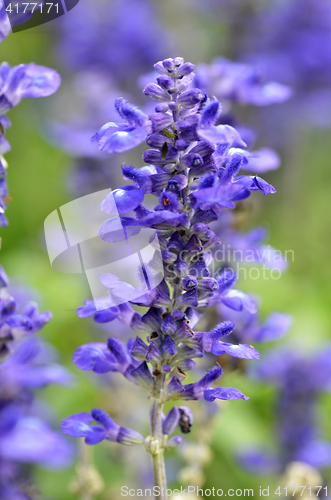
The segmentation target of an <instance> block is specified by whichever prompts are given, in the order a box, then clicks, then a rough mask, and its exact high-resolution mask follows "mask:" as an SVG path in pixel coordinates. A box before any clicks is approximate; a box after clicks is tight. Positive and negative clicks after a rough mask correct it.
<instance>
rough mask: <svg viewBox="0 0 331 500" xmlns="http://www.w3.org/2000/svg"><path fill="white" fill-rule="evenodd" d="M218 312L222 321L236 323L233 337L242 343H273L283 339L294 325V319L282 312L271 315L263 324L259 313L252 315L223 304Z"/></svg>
mask: <svg viewBox="0 0 331 500" xmlns="http://www.w3.org/2000/svg"><path fill="white" fill-rule="evenodd" d="M218 311H219V313H220V316H221V317H222V319H226V320H227V321H229V320H230V321H233V322H234V323H235V325H236V331H235V332H234V334H233V335H234V337H235V338H236V339H237V340H239V341H242V342H245V341H246V342H273V341H275V340H278V339H280V338H282V337H283V336H284V335H285V334H286V333H287V332H288V330H289V329H290V327H291V325H292V317H291V316H290V315H289V314H285V313H280V312H273V313H271V314H270V315H269V316H268V317H267V318H266V319H265V321H264V322H261V320H260V318H259V314H258V312H255V313H251V312H249V311H247V309H244V310H242V311H240V312H238V311H235V310H233V309H229V308H228V307H224V305H223V304H221V305H220V306H218Z"/></svg>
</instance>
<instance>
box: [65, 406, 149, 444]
mask: <svg viewBox="0 0 331 500" xmlns="http://www.w3.org/2000/svg"><path fill="white" fill-rule="evenodd" d="M92 423H93V424H97V425H90V424H92ZM61 430H62V432H64V434H67V435H68V436H73V437H84V438H85V443H86V444H89V445H93V444H97V443H100V442H101V441H103V440H104V439H107V440H108V441H115V442H116V443H120V444H125V445H128V446H132V445H136V444H143V443H144V438H143V437H142V435H141V434H139V433H138V432H136V431H133V430H131V429H128V428H126V427H120V426H119V425H118V424H116V423H115V422H114V421H113V420H112V419H111V418H110V417H109V415H108V414H107V413H106V412H105V411H103V410H101V409H98V408H96V409H94V410H92V411H91V414H89V413H87V412H82V413H77V414H76V415H71V416H70V417H68V418H66V419H64V420H63V421H62V424H61Z"/></svg>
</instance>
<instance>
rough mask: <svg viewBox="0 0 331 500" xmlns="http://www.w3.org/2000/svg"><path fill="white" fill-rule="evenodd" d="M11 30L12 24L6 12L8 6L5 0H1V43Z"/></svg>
mask: <svg viewBox="0 0 331 500" xmlns="http://www.w3.org/2000/svg"><path fill="white" fill-rule="evenodd" d="M10 32H11V26H10V22H9V19H8V15H7V12H6V6H5V4H4V1H3V0H0V43H1V42H3V40H4V39H5V38H6V37H7V36H8V35H9V33H10Z"/></svg>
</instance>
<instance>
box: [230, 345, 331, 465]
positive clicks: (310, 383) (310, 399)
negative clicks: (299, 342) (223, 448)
mask: <svg viewBox="0 0 331 500" xmlns="http://www.w3.org/2000/svg"><path fill="white" fill-rule="evenodd" d="M252 375H253V376H254V377H255V378H258V379H260V380H262V381H263V382H271V383H274V384H275V385H276V387H277V390H278V401H277V407H276V414H277V421H276V422H277V424H276V428H275V435H276V437H277V443H278V450H276V451H275V450H272V449H264V450H262V449H258V448H254V447H252V448H251V449H247V450H246V451H244V452H241V453H239V459H240V462H241V463H242V464H243V466H244V467H245V468H247V469H248V470H249V471H250V472H253V473H256V474H261V473H262V474H270V473H278V472H279V471H280V470H284V469H285V467H286V465H287V464H288V463H289V462H293V461H299V462H306V463H307V464H309V465H311V466H313V467H314V468H316V469H323V468H324V467H328V466H329V465H330V464H331V443H330V442H328V441H325V440H322V439H321V438H320V430H319V420H318V401H319V398H320V396H321V394H322V393H323V392H330V388H331V348H330V346H329V345H326V346H325V347H324V348H323V349H322V350H320V351H317V352H314V353H312V354H310V355H309V356H307V355H303V354H301V353H299V352H298V351H297V349H286V348H279V349H278V350H273V351H272V352H269V354H267V355H266V356H264V359H263V360H262V361H261V362H260V364H259V366H258V367H256V369H255V370H253V372H252Z"/></svg>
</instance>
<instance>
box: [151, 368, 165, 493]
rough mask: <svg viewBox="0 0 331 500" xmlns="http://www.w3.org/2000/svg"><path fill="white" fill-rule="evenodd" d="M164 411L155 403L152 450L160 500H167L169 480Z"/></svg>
mask: <svg viewBox="0 0 331 500" xmlns="http://www.w3.org/2000/svg"><path fill="white" fill-rule="evenodd" d="M160 379H161V380H160V383H159V384H158V385H159V387H160V388H161V386H162V384H163V376H161V377H160ZM162 409H163V404H161V403H159V402H158V401H157V400H154V401H153V404H152V408H151V437H152V438H153V445H152V449H151V455H152V461H153V475H154V486H156V487H158V491H156V492H155V493H156V495H155V498H156V499H158V500H167V498H168V497H167V478H166V471H165V464H164V447H163V432H162Z"/></svg>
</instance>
